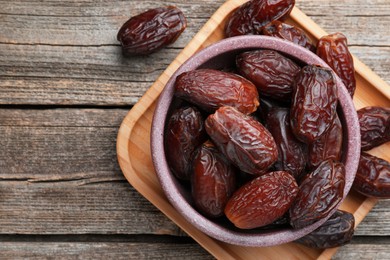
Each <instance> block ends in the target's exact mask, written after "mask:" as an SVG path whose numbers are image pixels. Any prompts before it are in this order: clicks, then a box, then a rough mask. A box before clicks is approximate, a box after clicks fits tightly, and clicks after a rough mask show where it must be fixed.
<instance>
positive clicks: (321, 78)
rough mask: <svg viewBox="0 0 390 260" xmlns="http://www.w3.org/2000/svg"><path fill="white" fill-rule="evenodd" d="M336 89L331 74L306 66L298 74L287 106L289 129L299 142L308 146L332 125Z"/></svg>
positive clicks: (324, 69) (329, 71)
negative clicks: (289, 113)
mask: <svg viewBox="0 0 390 260" xmlns="http://www.w3.org/2000/svg"><path fill="white" fill-rule="evenodd" d="M336 108H337V88H336V82H335V78H334V77H333V74H332V71H331V70H330V69H327V68H322V67H319V66H313V65H307V66H305V67H303V68H302V70H301V72H300V73H299V74H298V76H297V78H296V80H295V85H294V91H293V99H292V104H291V115H290V119H291V127H292V130H293V132H294V134H295V136H296V137H297V138H298V139H299V140H300V141H302V142H305V143H312V142H314V141H315V140H317V139H318V138H319V137H320V136H321V135H323V134H324V133H325V132H326V131H327V130H328V129H329V127H330V126H331V125H332V123H333V120H334V118H335V115H336Z"/></svg>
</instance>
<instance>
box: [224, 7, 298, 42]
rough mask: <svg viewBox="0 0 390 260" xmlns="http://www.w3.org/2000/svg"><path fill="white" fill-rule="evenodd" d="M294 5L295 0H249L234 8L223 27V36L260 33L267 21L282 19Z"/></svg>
mask: <svg viewBox="0 0 390 260" xmlns="http://www.w3.org/2000/svg"><path fill="white" fill-rule="evenodd" d="M294 5H295V0H274V1H267V0H251V1H249V2H246V3H245V4H243V5H241V6H240V7H238V8H237V9H235V10H234V11H233V12H232V14H231V15H230V17H229V18H228V21H227V23H226V27H225V36H226V37H233V36H238V35H245V34H260V33H261V30H262V28H263V27H264V26H265V25H267V24H268V23H270V22H272V21H274V20H278V19H284V18H285V17H286V16H288V15H289V14H290V12H291V10H292V8H293V7H294Z"/></svg>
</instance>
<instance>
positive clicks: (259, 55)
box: [236, 50, 301, 102]
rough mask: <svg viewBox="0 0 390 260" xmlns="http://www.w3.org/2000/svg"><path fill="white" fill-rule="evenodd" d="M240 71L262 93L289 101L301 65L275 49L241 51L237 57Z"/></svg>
mask: <svg viewBox="0 0 390 260" xmlns="http://www.w3.org/2000/svg"><path fill="white" fill-rule="evenodd" d="M236 65H237V69H238V71H239V73H240V74H241V75H242V76H244V77H245V78H247V79H249V80H250V81H252V82H253V83H254V84H255V85H256V87H257V90H258V91H259V93H260V94H261V95H264V96H267V97H270V98H273V99H276V100H280V101H284V102H286V101H287V102H288V101H290V99H291V94H292V85H293V82H294V79H295V76H296V75H297V74H298V73H299V71H300V69H301V68H300V67H299V66H298V65H297V64H295V62H293V61H292V60H291V59H289V58H286V57H284V56H283V55H281V54H280V53H278V52H277V51H273V50H255V51H247V52H244V53H241V54H240V55H238V56H237V58H236Z"/></svg>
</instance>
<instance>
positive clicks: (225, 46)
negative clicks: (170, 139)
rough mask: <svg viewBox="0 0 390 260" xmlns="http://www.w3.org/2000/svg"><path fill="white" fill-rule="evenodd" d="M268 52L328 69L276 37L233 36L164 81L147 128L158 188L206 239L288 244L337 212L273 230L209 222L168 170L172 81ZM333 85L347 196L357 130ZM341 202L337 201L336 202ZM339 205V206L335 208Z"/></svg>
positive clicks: (344, 95)
mask: <svg viewBox="0 0 390 260" xmlns="http://www.w3.org/2000/svg"><path fill="white" fill-rule="evenodd" d="M255 49H272V50H276V51H278V52H280V53H281V54H283V55H286V56H288V57H291V58H293V59H294V60H296V61H298V62H300V63H301V64H302V65H303V64H313V65H320V66H322V67H326V68H329V66H328V65H327V64H325V62H323V61H322V60H321V59H320V58H319V57H318V56H316V55H315V54H313V53H312V52H310V51H309V50H307V49H305V48H302V47H300V46H298V45H295V44H293V43H291V42H287V41H284V40H281V39H277V38H272V37H268V36H254V35H248V36H238V37H233V38H228V39H224V40H221V41H219V42H217V43H215V44H213V45H211V46H209V47H207V48H205V49H203V50H201V51H199V52H198V53H196V54H195V55H193V56H192V57H191V58H189V59H188V60H187V61H186V62H185V63H184V64H183V65H182V66H181V67H180V68H179V69H178V70H177V71H176V72H175V73H174V74H173V75H172V77H171V78H170V80H169V81H168V83H167V85H166V86H165V88H164V90H163V91H162V93H161V95H160V98H159V100H158V102H157V105H156V110H155V111H156V112H155V113H154V116H153V121H152V129H151V153H152V160H153V164H154V167H155V170H156V173H157V176H158V178H159V181H160V183H161V186H162V188H163V190H164V192H165V194H166V196H167V198H168V200H169V201H170V202H171V203H172V205H173V206H174V207H175V208H176V210H177V211H178V212H179V213H180V214H181V215H182V216H183V217H184V218H185V219H186V220H187V221H188V222H189V223H191V224H192V225H194V226H195V227H196V228H198V229H199V230H201V231H202V232H204V233H206V234H207V235H209V236H211V237H213V238H215V239H218V240H221V241H224V242H227V243H230V244H235V245H241V246H274V245H279V244H283V243H287V242H291V241H294V240H296V239H298V238H301V237H302V236H304V235H306V234H308V233H310V232H311V231H313V230H315V229H316V228H318V227H319V226H320V225H321V224H323V223H324V222H325V221H326V220H327V219H328V218H329V217H330V216H331V215H332V214H333V213H334V212H335V210H336V209H337V208H338V206H339V205H337V206H336V207H335V208H334V210H332V211H330V212H329V214H328V215H327V217H325V218H323V219H321V220H319V221H317V222H315V223H314V224H311V225H309V226H306V227H304V228H301V229H293V228H291V227H285V228H277V229H252V230H240V229H238V228H235V227H234V226H233V224H231V223H229V222H228V221H226V220H224V219H223V218H219V219H216V220H212V219H209V218H207V217H205V216H203V215H202V214H201V213H199V212H198V211H197V210H196V209H195V208H194V207H193V203H192V201H191V194H190V190H189V189H188V187H187V186H185V185H184V184H183V183H182V182H180V181H179V180H177V179H176V177H174V175H173V174H172V172H171V171H170V169H169V166H168V163H167V160H166V155H165V149H164V129H165V126H166V123H167V117H168V115H169V112H170V110H171V109H172V108H173V107H174V106H175V103H176V101H175V98H174V83H175V80H176V77H177V76H178V75H180V74H181V73H183V72H187V71H191V70H195V69H199V68H210V69H219V70H221V69H222V70H223V69H229V68H231V67H233V64H234V62H235V57H236V55H237V54H239V53H242V52H244V51H248V50H255ZM335 77H336V81H337V85H338V99H339V107H340V109H339V111H338V114H339V117H340V119H341V121H342V124H343V129H344V130H343V135H344V144H343V158H342V160H341V161H342V162H343V163H344V165H345V169H346V176H345V177H346V178H345V179H346V182H345V188H344V197H343V199H344V198H345V196H346V195H347V194H348V192H349V190H350V188H351V186H352V183H353V180H354V178H355V175H356V170H357V165H358V160H359V155H360V132H359V124H358V119H357V114H356V110H355V108H354V105H353V103H352V99H351V97H350V95H349V94H348V91H347V90H346V88H345V87H344V85H343V84H342V82H341V80H340V79H339V78H338V77H337V76H335ZM340 203H341V202H340ZM340 203H339V204H340Z"/></svg>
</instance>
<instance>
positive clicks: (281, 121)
mask: <svg viewBox="0 0 390 260" xmlns="http://www.w3.org/2000/svg"><path fill="white" fill-rule="evenodd" d="M266 127H267V129H268V130H269V131H270V132H271V133H272V136H273V137H274V139H275V142H276V145H277V147H278V160H277V161H276V163H275V164H274V168H275V169H276V170H283V171H288V172H290V173H291V174H292V175H293V176H294V177H295V178H296V179H299V177H300V175H301V173H302V171H303V170H304V169H305V166H306V160H307V159H306V153H305V149H304V144H303V143H301V142H300V141H298V140H297V139H296V138H295V136H294V134H293V133H292V131H291V127H290V110H289V109H288V108H273V109H271V110H270V112H269V113H268V117H267V121H266Z"/></svg>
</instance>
